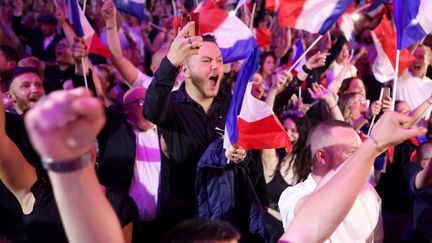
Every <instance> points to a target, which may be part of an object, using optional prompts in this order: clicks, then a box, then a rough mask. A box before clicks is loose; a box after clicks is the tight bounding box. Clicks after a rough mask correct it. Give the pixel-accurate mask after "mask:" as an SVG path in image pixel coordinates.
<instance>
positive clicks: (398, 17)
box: [393, 0, 432, 50]
mask: <svg viewBox="0 0 432 243" xmlns="http://www.w3.org/2000/svg"><path fill="white" fill-rule="evenodd" d="M393 5H394V15H395V24H396V29H397V47H398V49H399V50H402V49H405V48H407V47H409V46H411V45H413V44H415V43H417V42H419V41H420V40H422V39H423V38H425V37H426V35H428V34H430V33H432V14H431V13H432V1H431V0H393Z"/></svg>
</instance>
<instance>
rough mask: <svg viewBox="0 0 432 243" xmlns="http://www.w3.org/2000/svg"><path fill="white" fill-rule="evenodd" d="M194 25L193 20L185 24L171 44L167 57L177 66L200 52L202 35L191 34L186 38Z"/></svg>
mask: <svg viewBox="0 0 432 243" xmlns="http://www.w3.org/2000/svg"><path fill="white" fill-rule="evenodd" d="M193 25H194V23H193V22H189V23H188V24H187V25H185V26H184V27H183V29H181V30H180V32H179V33H178V35H177V37H176V38H175V39H174V41H173V43H172V44H171V47H170V49H169V51H168V54H167V58H168V60H169V61H170V62H171V64H172V65H174V66H175V67H180V65H182V64H183V63H184V61H186V59H188V58H189V57H190V56H192V55H196V54H198V50H199V48H200V47H201V44H202V37H201V36H191V37H188V38H186V36H187V34H188V33H189V29H190V28H192V27H193Z"/></svg>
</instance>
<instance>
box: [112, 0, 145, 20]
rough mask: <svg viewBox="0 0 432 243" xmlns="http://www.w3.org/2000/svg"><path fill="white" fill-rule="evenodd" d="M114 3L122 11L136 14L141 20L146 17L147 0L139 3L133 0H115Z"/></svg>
mask: <svg viewBox="0 0 432 243" xmlns="http://www.w3.org/2000/svg"><path fill="white" fill-rule="evenodd" d="M114 4H115V5H116V6H117V8H118V9H119V10H120V11H122V12H125V13H127V14H129V15H132V16H135V17H137V18H138V19H141V20H145V19H146V14H145V10H146V8H145V1H143V2H142V3H137V2H134V1H131V0H114Z"/></svg>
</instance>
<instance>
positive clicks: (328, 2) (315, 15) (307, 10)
mask: <svg viewBox="0 0 432 243" xmlns="http://www.w3.org/2000/svg"><path fill="white" fill-rule="evenodd" d="M351 3H352V0H268V1H266V8H267V9H268V10H273V11H278V19H279V24H280V25H281V26H285V27H291V28H295V29H302V30H306V31H309V32H311V33H320V34H324V33H325V32H327V30H329V29H330V27H331V26H332V25H333V24H334V23H335V22H336V21H337V19H338V18H339V17H340V16H341V15H342V14H343V13H344V12H345V11H346V10H347V9H348V7H349V6H350V5H351Z"/></svg>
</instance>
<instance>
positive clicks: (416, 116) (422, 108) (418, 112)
mask: <svg viewBox="0 0 432 243" xmlns="http://www.w3.org/2000/svg"><path fill="white" fill-rule="evenodd" d="M431 105H432V97H429V98H428V99H426V100H425V101H424V102H423V103H422V104H421V105H419V106H418V107H417V108H415V110H413V111H412V112H411V113H410V116H411V117H412V118H413V122H412V123H413V124H411V125H412V126H413V125H415V124H416V123H417V122H418V121H419V120H420V119H421V117H422V116H423V115H424V114H425V112H426V111H427V110H428V109H429V108H430V107H431Z"/></svg>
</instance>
